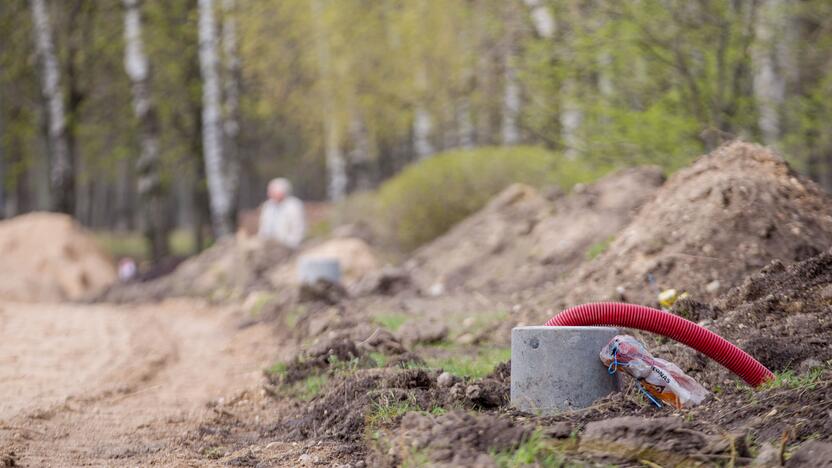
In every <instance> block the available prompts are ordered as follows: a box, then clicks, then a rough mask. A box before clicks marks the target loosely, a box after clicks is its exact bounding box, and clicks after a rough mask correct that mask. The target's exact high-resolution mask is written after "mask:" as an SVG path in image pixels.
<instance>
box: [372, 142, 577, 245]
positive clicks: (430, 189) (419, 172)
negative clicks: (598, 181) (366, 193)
mask: <svg viewBox="0 0 832 468" xmlns="http://www.w3.org/2000/svg"><path fill="white" fill-rule="evenodd" d="M590 175H591V171H590V170H588V168H586V167H585V166H584V165H583V164H581V163H579V162H576V161H566V160H564V159H563V158H560V157H559V156H557V155H555V154H554V153H551V152H549V151H546V150H544V149H542V148H536V147H503V148H496V147H489V148H479V149H475V150H468V151H453V152H448V153H442V154H438V155H436V156H433V157H431V158H430V159H427V160H425V161H422V162H419V163H417V164H413V165H411V166H409V167H407V168H406V169H405V170H403V171H402V172H401V173H399V174H398V175H397V176H395V177H393V178H392V179H390V180H388V181H387V182H385V183H384V184H383V185H382V186H381V188H380V189H379V192H378V194H377V200H376V209H377V211H378V216H379V221H381V222H382V223H383V224H384V227H385V230H386V231H388V232H387V234H388V235H389V236H391V237H392V239H393V240H394V241H395V243H396V245H397V246H398V247H399V248H401V249H404V250H406V251H410V250H413V249H415V248H416V247H418V246H420V245H422V244H424V243H426V242H428V241H430V240H433V239H434V238H436V237H438V236H439V235H441V234H443V233H444V232H446V231H447V230H448V229H450V228H451V226H453V225H454V224H456V223H457V222H459V221H461V220H462V219H464V218H465V217H467V216H469V215H471V214H472V213H474V212H475V211H477V210H479V209H480V208H481V207H482V206H483V205H485V203H486V202H487V201H488V200H490V199H491V198H492V197H494V196H495V195H497V194H498V193H499V192H500V191H502V190H503V189H504V188H506V187H507V186H509V185H510V184H512V183H515V182H522V183H525V184H529V185H533V186H542V185H546V184H558V185H560V186H561V187H562V188H564V189H568V188H569V187H571V186H572V185H574V184H575V183H577V182H583V181H586V180H587V179H589V178H590Z"/></svg>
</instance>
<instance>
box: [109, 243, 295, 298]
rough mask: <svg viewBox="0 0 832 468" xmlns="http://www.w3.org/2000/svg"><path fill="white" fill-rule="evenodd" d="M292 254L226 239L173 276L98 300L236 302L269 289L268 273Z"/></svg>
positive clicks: (266, 245) (121, 287) (130, 286)
mask: <svg viewBox="0 0 832 468" xmlns="http://www.w3.org/2000/svg"><path fill="white" fill-rule="evenodd" d="M291 255H292V251H291V250H289V249H287V248H285V247H283V246H282V245H280V244H278V243H276V242H270V241H262V240H260V239H257V238H251V239H245V238H240V239H226V240H223V241H220V242H218V243H216V244H215V245H213V246H211V247H210V248H209V249H207V250H205V251H204V252H202V253H201V254H199V255H197V256H195V257H192V258H190V259H188V260H186V261H184V262H182V263H181V264H180V265H179V266H178V267H177V268H176V270H174V271H173V273H171V274H169V275H165V276H162V277H160V278H157V279H154V280H152V281H148V282H133V283H127V284H117V285H114V286H113V287H112V288H110V289H109V290H108V291H106V292H105V293H104V294H103V295H102V296H101V297H100V298H99V300H102V301H108V302H147V301H153V300H162V299H165V298H171V297H201V298H205V299H209V300H214V301H221V300H226V299H235V298H236V299H239V298H243V297H245V296H246V295H247V294H248V293H250V292H251V291H256V290H268V289H271V288H272V285H271V284H270V282H269V280H268V273H269V272H270V271H272V270H273V269H274V268H276V267H278V266H280V265H282V264H284V263H285V262H287V261H288V259H289V258H290V257H291Z"/></svg>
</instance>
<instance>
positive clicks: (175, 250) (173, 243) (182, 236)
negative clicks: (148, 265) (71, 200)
mask: <svg viewBox="0 0 832 468" xmlns="http://www.w3.org/2000/svg"><path fill="white" fill-rule="evenodd" d="M192 234H193V233H192V232H191V231H190V230H187V229H177V230H175V231H173V232H171V233H170V237H169V238H168V244H169V245H170V249H171V255H175V256H181V257H185V256H188V255H191V254H193V253H194V247H195V242H194V238H193V235H192ZM95 239H96V241H98V243H99V245H101V248H103V249H104V250H105V251H106V252H107V253H109V254H110V256H111V257H113V258H121V257H131V258H133V259H135V260H137V261H144V260H148V258H149V257H148V251H149V250H148V246H147V238H146V237H145V236H143V235H142V234H141V233H137V232H115V231H98V232H95Z"/></svg>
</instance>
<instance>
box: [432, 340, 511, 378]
mask: <svg viewBox="0 0 832 468" xmlns="http://www.w3.org/2000/svg"><path fill="white" fill-rule="evenodd" d="M510 358H511V348H507V347H506V348H481V349H478V350H477V354H476V355H474V356H471V355H453V356H448V357H439V358H432V359H428V360H427V363H428V366H429V367H438V368H441V369H443V370H444V371H446V372H450V373H451V374H454V375H458V376H460V377H472V378H482V377H485V376H486V375H488V374H490V373H491V372H492V371H493V370H494V366H496V365H497V364H499V363H501V362H505V361H508V360H509V359H510Z"/></svg>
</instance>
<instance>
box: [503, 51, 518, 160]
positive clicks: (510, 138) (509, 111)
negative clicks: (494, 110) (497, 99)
mask: <svg viewBox="0 0 832 468" xmlns="http://www.w3.org/2000/svg"><path fill="white" fill-rule="evenodd" d="M513 42H514V41H513V39H510V40H509V45H508V47H506V49H507V50H506V52H505V55H504V56H503V60H504V65H503V66H504V70H505V76H504V77H503V79H504V89H503V112H502V114H503V115H502V125H501V130H502V132H501V133H502V140H503V144H504V145H516V144H517V143H519V141H520V130H519V129H518V128H517V119H518V117H519V115H520V83H519V82H518V80H517V68H516V67H515V66H514V59H513V57H512V52H513Z"/></svg>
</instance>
